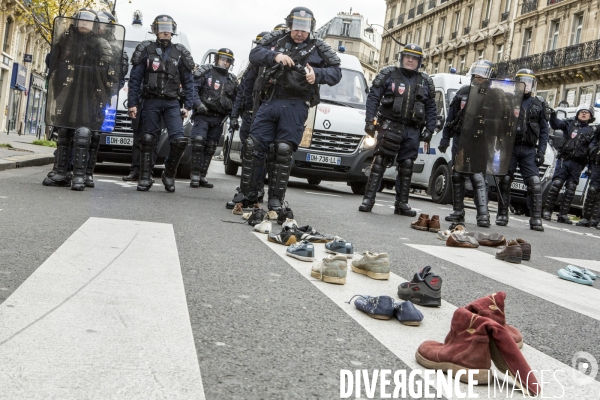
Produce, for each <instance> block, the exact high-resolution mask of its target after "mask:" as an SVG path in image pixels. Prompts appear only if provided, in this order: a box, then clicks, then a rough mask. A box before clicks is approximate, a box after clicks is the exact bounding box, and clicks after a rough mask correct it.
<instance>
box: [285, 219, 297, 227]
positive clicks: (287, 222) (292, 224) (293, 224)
mask: <svg viewBox="0 0 600 400" xmlns="http://www.w3.org/2000/svg"><path fill="white" fill-rule="evenodd" d="M286 226H289V227H290V228H297V227H298V222H296V220H295V219H293V218H286V220H285V222H284V223H283V224H282V225H281V227H283V228H285V227H286Z"/></svg>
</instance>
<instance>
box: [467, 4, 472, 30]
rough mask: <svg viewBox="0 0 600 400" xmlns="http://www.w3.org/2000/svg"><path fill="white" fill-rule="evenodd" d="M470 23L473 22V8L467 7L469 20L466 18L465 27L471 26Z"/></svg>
mask: <svg viewBox="0 0 600 400" xmlns="http://www.w3.org/2000/svg"><path fill="white" fill-rule="evenodd" d="M471 22H473V6H471V7H469V18H467V27H470V26H471Z"/></svg>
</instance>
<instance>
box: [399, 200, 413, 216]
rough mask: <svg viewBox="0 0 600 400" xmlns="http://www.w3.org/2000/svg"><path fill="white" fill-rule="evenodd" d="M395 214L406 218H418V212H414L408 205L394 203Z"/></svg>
mask: <svg viewBox="0 0 600 400" xmlns="http://www.w3.org/2000/svg"><path fill="white" fill-rule="evenodd" d="M394 214H396V215H403V216H405V217H416V216H417V212H416V211H415V210H413V209H412V208H411V207H410V205H408V203H398V202H396V203H394Z"/></svg>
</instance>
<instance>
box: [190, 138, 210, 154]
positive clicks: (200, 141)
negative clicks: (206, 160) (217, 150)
mask: <svg viewBox="0 0 600 400" xmlns="http://www.w3.org/2000/svg"><path fill="white" fill-rule="evenodd" d="M190 142H191V145H192V151H204V146H206V139H205V138H204V137H202V136H200V135H198V136H194V137H193V138H191V139H190Z"/></svg>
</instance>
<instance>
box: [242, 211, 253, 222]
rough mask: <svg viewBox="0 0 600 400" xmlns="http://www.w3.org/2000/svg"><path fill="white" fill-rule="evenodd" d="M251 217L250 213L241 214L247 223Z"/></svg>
mask: <svg viewBox="0 0 600 400" xmlns="http://www.w3.org/2000/svg"><path fill="white" fill-rule="evenodd" d="M251 215H252V213H251V212H245V213H243V214H242V218H243V219H245V220H246V221H247V220H248V218H250V216H251Z"/></svg>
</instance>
